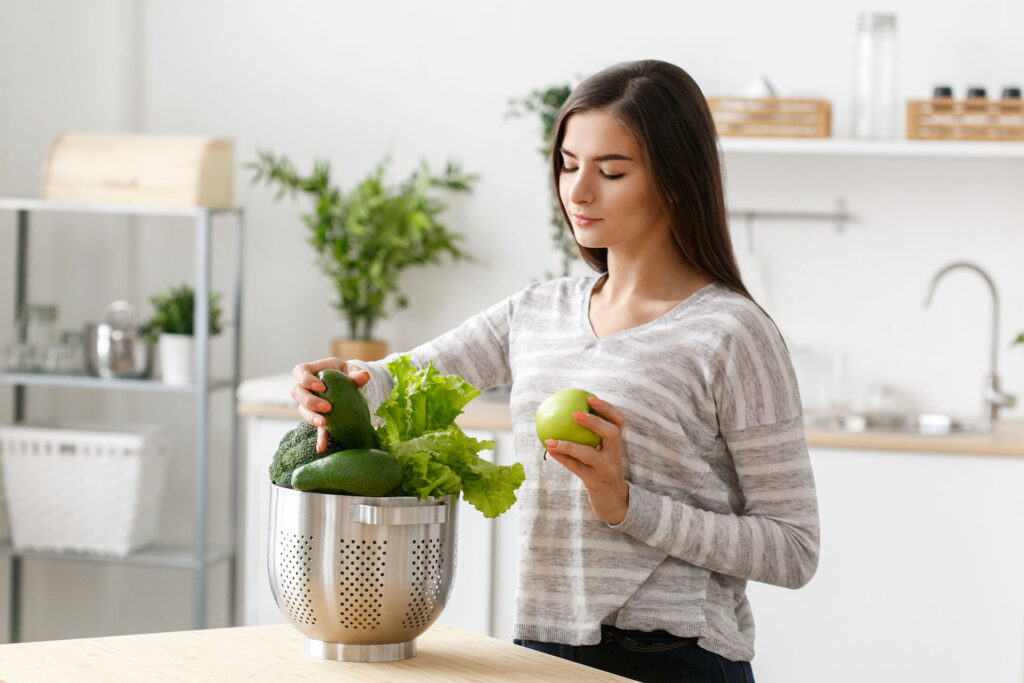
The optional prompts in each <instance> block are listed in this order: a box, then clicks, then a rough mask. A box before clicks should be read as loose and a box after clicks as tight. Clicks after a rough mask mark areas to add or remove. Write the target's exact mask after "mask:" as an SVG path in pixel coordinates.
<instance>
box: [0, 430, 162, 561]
mask: <svg viewBox="0 0 1024 683" xmlns="http://www.w3.org/2000/svg"><path fill="white" fill-rule="evenodd" d="M118 429H119V430H121V431H103V430H98V429H92V428H90V429H66V428H65V429H61V428H43V427H24V426H5V427H0V465H2V467H3V485H4V491H5V494H6V498H7V511H8V517H9V519H10V527H11V542H12V544H13V546H14V548H15V549H16V550H37V551H57V552H81V553H98V554H103V555H116V556H125V555H128V554H130V553H132V552H134V551H135V550H138V549H140V548H142V547H144V546H146V545H148V544H150V543H152V541H153V539H154V537H155V535H156V525H157V518H158V513H159V510H160V501H161V498H162V493H163V488H164V475H165V470H166V460H167V444H168V440H167V435H166V432H165V430H164V429H163V428H160V427H152V426H134V427H130V428H128V429H125V428H124V426H123V425H118Z"/></svg>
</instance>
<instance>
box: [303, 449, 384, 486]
mask: <svg viewBox="0 0 1024 683" xmlns="http://www.w3.org/2000/svg"><path fill="white" fill-rule="evenodd" d="M401 483H402V467H401V465H399V464H398V459H397V458H395V456H393V455H391V454H390V453H388V452H386V451H381V450H378V449H376V448H355V449H351V450H345V451H338V452H337V453H331V454H330V455H328V456H326V457H323V458H320V459H319V460H314V461H313V462H310V463H306V464H305V465H303V466H302V467H298V468H296V470H295V471H294V472H292V488H294V489H296V490H298V491H314V492H316V493H347V494H350V495H355V496H383V495H386V494H388V493H390V492H391V491H392V490H393V489H395V487H397V486H398V485H399V484H401Z"/></svg>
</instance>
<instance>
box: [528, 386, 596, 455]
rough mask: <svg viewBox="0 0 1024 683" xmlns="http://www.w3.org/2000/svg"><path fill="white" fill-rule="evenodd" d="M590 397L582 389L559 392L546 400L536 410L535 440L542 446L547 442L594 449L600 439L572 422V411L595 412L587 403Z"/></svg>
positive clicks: (589, 394)
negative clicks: (560, 442) (563, 442)
mask: <svg viewBox="0 0 1024 683" xmlns="http://www.w3.org/2000/svg"><path fill="white" fill-rule="evenodd" d="M591 396H593V394H592V393H590V392H589V391H584V390H583V389H562V390H561V391H556V392H555V393H553V394H551V395H550V396H548V397H547V398H546V399H544V401H543V402H541V404H540V406H538V407H537V417H536V423H537V437H538V438H540V442H541V443H542V444H543V443H544V442H545V441H547V440H548V439H558V440H559V441H573V442H575V443H578V444H583V445H584V446H596V445H597V444H599V443H601V437H600V436H598V435H597V434H595V433H594V432H593V431H591V430H589V429H587V428H586V427H584V426H582V425H580V424H579V423H578V422H576V420H574V419H572V414H573V413H574V412H576V411H579V412H581V413H593V412H595V411H594V410H593V409H592V408H591V407H590V405H589V404H588V403H587V399H588V398H590V397H591Z"/></svg>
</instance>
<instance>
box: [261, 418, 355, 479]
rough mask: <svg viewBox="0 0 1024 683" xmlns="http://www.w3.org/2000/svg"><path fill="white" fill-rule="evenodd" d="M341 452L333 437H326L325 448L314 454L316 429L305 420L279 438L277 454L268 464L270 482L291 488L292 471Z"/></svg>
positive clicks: (339, 445)
mask: <svg viewBox="0 0 1024 683" xmlns="http://www.w3.org/2000/svg"><path fill="white" fill-rule="evenodd" d="M340 450H342V448H341V444H339V443H338V442H337V440H335V438H334V437H333V436H328V437H327V448H325V449H324V452H323V453H317V452H316V427H314V426H313V425H311V424H309V423H308V422H306V421H305V420H303V421H302V422H300V423H299V425H298V426H297V427H295V428H294V429H292V430H291V431H289V432H288V433H287V434H285V435H284V436H283V437H282V438H281V442H280V443H279V444H278V445H277V452H276V453H274V459H273V460H272V461H271V463H270V481H272V482H274V483H275V484H277V485H278V486H281V487H284V488H286V489H290V488H291V487H292V470H294V469H296V468H297V467H299V466H301V465H305V464H306V463H307V462H313V461H314V460H318V459H320V458H322V457H324V456H326V455H330V454H331V453H336V452H337V451H340Z"/></svg>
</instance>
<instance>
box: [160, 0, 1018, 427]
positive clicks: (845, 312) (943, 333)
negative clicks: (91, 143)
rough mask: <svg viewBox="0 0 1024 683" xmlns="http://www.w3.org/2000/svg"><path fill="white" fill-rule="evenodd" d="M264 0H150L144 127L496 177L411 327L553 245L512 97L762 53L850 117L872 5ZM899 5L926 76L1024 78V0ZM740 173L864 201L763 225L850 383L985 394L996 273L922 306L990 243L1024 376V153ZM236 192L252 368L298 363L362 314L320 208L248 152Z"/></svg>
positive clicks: (785, 297) (782, 281) (397, 335)
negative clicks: (1022, 185)
mask: <svg viewBox="0 0 1024 683" xmlns="http://www.w3.org/2000/svg"><path fill="white" fill-rule="evenodd" d="M245 7H246V8H247V9H246V11H245V12H239V8H240V5H238V4H237V3H230V2H186V3H173V4H172V3H147V4H145V12H144V13H145V22H144V27H145V40H144V41H143V46H144V50H145V53H144V57H143V59H142V63H143V64H144V78H143V83H144V84H145V86H144V87H145V93H144V96H143V98H142V99H143V102H144V105H143V109H144V120H145V127H146V128H147V129H148V130H153V131H164V132H197V133H198V132H214V133H219V134H225V135H231V136H232V137H234V138H235V140H236V142H237V156H238V161H239V163H241V162H245V161H248V160H251V159H252V158H253V157H254V152H255V150H256V149H261V148H264V149H271V150H275V151H277V152H282V153H287V154H289V155H290V156H292V158H293V159H294V160H295V161H296V162H297V163H299V164H300V166H302V167H304V168H308V167H309V165H310V163H311V161H312V159H313V158H314V157H323V158H327V159H330V160H331V161H332V162H333V163H334V167H335V172H336V176H337V178H338V180H339V181H340V182H341V183H342V184H343V185H347V184H350V183H351V182H353V181H354V180H356V179H357V178H359V177H360V176H361V175H362V174H363V173H365V172H366V171H367V170H368V169H369V168H370V167H371V165H372V164H373V163H375V162H376V161H377V160H378V159H379V158H380V157H381V156H382V155H383V154H384V153H385V152H390V153H391V154H392V155H393V157H394V159H395V164H394V167H395V170H396V172H399V171H405V170H407V169H409V168H410V167H411V166H412V164H414V163H415V161H416V160H417V159H418V158H420V157H425V158H427V159H429V160H430V161H432V162H433V163H435V164H440V163H442V162H443V161H444V160H445V159H446V158H448V157H453V158H456V159H459V160H461V161H462V162H463V163H464V165H465V167H466V168H467V169H468V170H471V171H476V172H479V173H480V174H481V176H482V180H481V182H480V183H479V185H478V187H477V190H476V192H475V193H474V194H473V195H472V196H471V197H469V198H462V197H460V198H458V199H457V200H456V201H455V203H454V208H453V209H452V211H451V212H450V221H451V224H452V226H453V227H457V228H458V229H460V230H462V231H463V232H465V233H466V235H467V246H468V247H469V248H470V250H471V251H472V252H473V253H475V254H476V255H477V256H478V257H479V259H480V262H479V263H478V264H474V265H468V264H460V265H458V266H455V267H450V268H446V269H444V270H443V271H442V270H439V269H434V270H425V271H420V272H413V273H410V274H409V275H408V276H407V278H406V279H405V283H406V285H407V286H408V289H409V291H410V293H411V295H412V297H411V298H412V306H411V308H410V310H408V311H406V312H402V313H400V314H399V315H396V316H395V317H394V318H393V319H391V320H389V321H387V322H385V323H384V324H382V325H381V327H380V330H379V333H380V335H381V336H383V337H384V338H386V339H387V340H388V341H389V342H390V343H391V344H392V346H393V347H394V348H406V347H408V346H410V345H412V344H415V343H417V342H419V341H422V340H424V339H426V338H429V337H430V336H432V335H434V334H437V333H440V332H442V331H444V330H445V329H447V328H448V327H450V326H451V325H454V324H456V323H457V322H459V321H460V320H462V319H463V318H464V317H466V316H468V315H471V314H472V313H474V312H476V311H477V310H479V309H480V308H482V307H484V306H485V305H487V304H489V303H491V302H493V301H496V300H498V299H500V298H501V297H503V296H505V295H507V294H509V293H511V292H513V291H515V290H517V289H518V288H520V287H522V286H523V285H524V284H526V283H527V282H528V281H529V280H530V279H532V278H535V277H538V276H540V275H541V274H542V273H543V272H545V271H548V270H551V269H552V268H553V266H554V259H553V256H552V255H550V254H549V253H547V249H546V247H547V245H548V228H547V195H546V192H547V186H546V183H547V178H546V175H545V167H544V166H543V163H542V161H541V160H540V159H539V155H538V154H537V153H536V151H535V147H536V146H537V137H538V133H539V129H538V124H537V123H536V122H534V121H533V120H529V119H512V120H506V119H505V118H504V114H505V112H506V109H507V102H508V100H509V98H512V97H516V96H520V95H522V94H525V93H527V92H529V91H530V90H531V89H533V88H536V87H543V86H546V85H548V84H552V83H557V82H563V81H569V80H573V81H575V79H576V78H577V77H578V76H582V75H586V74H588V73H591V72H592V71H594V70H596V69H598V68H600V67H602V66H604V65H606V64H609V63H612V62H615V61H618V60H622V59H632V58H638V57H648V56H652V57H658V58H663V59H667V60H671V61H674V62H676V63H678V64H681V65H683V66H684V67H685V68H687V69H688V70H689V71H690V72H691V73H692V74H693V75H694V77H695V78H696V79H697V80H698V81H699V82H700V83H701V84H702V86H703V88H704V90H705V92H706V93H708V94H726V93H735V92H737V91H739V90H742V89H743V88H744V87H745V86H746V85H747V84H748V83H749V82H750V81H751V80H753V79H755V78H756V77H757V76H759V75H761V74H765V75H767V76H768V77H769V78H771V79H772V80H773V81H774V83H775V84H776V86H777V87H778V88H779V89H780V90H782V92H784V93H791V94H795V93H800V94H815V95H818V96H822V97H826V98H828V99H829V100H831V101H832V102H833V105H834V112H835V130H836V133H837V135H845V131H846V130H847V127H848V122H849V116H848V110H849V101H850V96H849V91H850V84H851V82H852V73H853V55H854V38H855V25H856V15H857V11H858V10H859V9H860V6H859V5H857V4H855V3H848V2H844V3H811V2H783V3H772V4H770V5H765V4H764V3H744V4H743V5H742V11H737V8H736V7H735V6H734V5H721V6H720V8H719V7H711V6H702V7H701V8H700V9H696V8H695V7H694V6H692V5H688V4H677V3H665V2H638V3H633V4H631V5H630V11H629V12H623V11H622V10H621V5H620V4H619V3H611V2H587V3H539V2H526V3H501V4H497V3H479V2H446V3H440V4H438V3H429V4H424V3H414V2H391V3H336V2H302V3H287V4H286V3H274V2H262V3H247V4H246V5H245ZM890 7H891V9H892V10H894V11H896V12H897V13H898V14H899V18H900V22H901V43H902V44H901V47H902V50H901V62H900V65H901V69H900V72H901V80H902V82H903V84H904V91H905V92H906V94H907V95H908V96H914V97H923V96H926V95H927V94H928V93H929V92H930V89H931V86H932V85H933V84H934V83H937V82H940V81H941V82H948V83H951V84H953V85H954V86H955V87H956V88H957V89H958V90H959V91H960V92H962V91H963V89H964V88H965V87H966V86H967V85H968V84H969V83H981V84H984V85H987V86H988V87H989V89H990V91H994V92H998V90H999V89H1000V88H1001V86H1002V85H1004V84H1007V83H1013V82H1016V79H1019V78H1020V74H1019V73H1018V71H1017V70H1016V69H1015V66H1014V65H1015V64H1019V63H1020V58H1021V57H1024V54H1022V53H1024V48H1022V47H1021V46H1020V43H1019V41H1015V40H1012V39H1011V34H1010V29H1009V28H1008V27H1009V26H1012V25H1015V24H1018V23H1019V20H1021V19H1024V8H1021V7H1017V8H1016V9H1015V10H1010V9H1007V8H1006V7H1004V6H1003V5H1002V4H1000V3H996V2H988V3H983V6H972V11H970V12H968V11H967V10H966V9H965V8H966V7H967V6H966V5H963V8H964V9H954V10H948V11H946V12H936V10H935V7H934V5H933V4H932V3H924V2H899V3H890ZM782 46H786V49H782ZM727 172H728V179H729V183H728V196H729V199H730V202H731V203H732V204H733V205H735V206H742V207H744V208H750V207H754V208H793V209H811V210H820V209H827V208H830V207H831V205H832V202H833V201H834V200H835V199H837V198H843V199H845V200H846V201H847V203H848V206H849V208H850V209H851V211H853V212H854V213H855V214H856V215H857V217H858V221H857V223H856V224H854V225H853V226H851V229H850V230H849V232H848V233H847V234H845V235H836V234H834V233H833V232H832V231H831V230H830V229H829V226H828V225H820V224H801V223H793V224H790V225H784V224H783V225H776V224H763V225H761V224H759V225H756V226H755V228H756V230H757V233H756V234H757V239H756V250H757V251H756V258H757V259H759V261H760V262H761V266H762V268H763V269H764V271H765V272H766V281H767V292H768V295H769V297H768V299H767V302H766V303H767V304H768V306H769V310H770V311H772V312H773V313H775V314H776V315H777V317H778V319H779V321H780V323H781V324H783V325H784V327H785V332H786V333H787V335H788V337H789V340H790V343H791V344H793V345H794V346H795V347H804V346H812V347H814V348H817V349H819V350H820V351H821V352H822V353H825V354H828V355H831V354H832V353H833V352H834V350H836V349H839V350H842V351H845V352H846V354H847V357H848V363H849V367H850V373H849V382H848V384H849V393H850V394H851V399H856V398H857V396H858V395H859V393H860V392H861V391H862V390H863V389H864V387H865V386H866V385H867V384H868V383H870V382H874V381H889V382H893V383H897V384H901V385H906V387H907V390H908V391H909V392H910V393H912V394H913V395H914V396H915V397H917V398H919V399H920V400H921V401H922V403H924V404H926V405H927V406H928V407H930V408H932V409H945V410H962V411H975V410H977V409H978V403H979V401H980V398H979V397H980V389H979V385H980V382H981V377H982V374H983V372H984V371H985V370H986V367H985V363H986V357H987V354H986V349H987V344H988V337H987V335H988V331H987V330H988V327H987V320H988V318H987V299H986V298H985V296H986V295H985V292H984V290H982V289H981V288H980V286H979V285H980V282H981V281H980V280H978V282H974V281H972V277H971V275H970V274H959V273H958V274H956V275H955V276H953V277H951V278H950V280H949V281H948V282H945V283H944V284H943V287H942V288H941V289H940V291H939V293H938V295H937V297H936V299H935V303H934V307H933V309H932V310H931V311H929V312H928V313H923V312H922V311H921V307H920V305H919V303H920V300H921V299H922V298H923V296H924V291H925V287H926V285H927V282H928V279H929V278H930V276H931V274H932V273H933V272H934V271H935V270H937V269H938V267H940V266H941V265H942V264H943V263H945V262H946V261H949V260H952V259H956V258H971V259H973V260H976V261H978V262H979V263H981V264H983V265H984V266H985V267H987V268H989V269H990V270H991V272H992V274H993V276H994V277H995V278H996V280H997V283H998V284H999V285H1000V287H1001V292H1002V294H1003V297H1004V307H1003V311H1004V316H1003V317H1004V321H1005V322H1004V324H1003V334H1002V337H1003V340H1001V348H1002V350H1003V358H1004V360H1005V361H1006V365H1005V368H1004V369H1005V371H1006V372H1005V377H1006V381H1007V382H1008V383H1009V384H1010V386H1011V388H1013V389H1016V390H1017V391H1018V392H1019V391H1020V390H1021V389H1024V372H1022V370H1024V353H1020V352H1017V353H1014V354H1012V355H1011V354H1008V353H1006V348H1007V345H1008V341H1009V339H1010V338H1011V335H1010V332H1011V328H1014V329H1016V328H1020V327H1024V301H1022V299H1021V297H1020V295H1019V292H1021V290H1022V286H1021V285H1022V284H1024V274H1022V273H1024V271H1022V270H1021V269H1020V268H1018V267H1016V265H1017V264H1016V263H1015V262H1014V258H1013V249H1012V246H1013V245H1019V244H1020V242H1019V239H1018V238H1017V237H1016V235H1017V227H1018V224H1019V216H1020V213H1021V209H1022V208H1024V207H1022V206H1021V202H1020V200H1019V198H1018V194H1017V192H1016V188H1017V187H1019V181H1020V177H1021V172H1022V169H1021V164H1019V163H1016V162H970V161H959V162H958V161H953V162H948V163H936V162H934V161H931V160H916V161H908V160H883V161H876V160H871V159H857V160H853V161H850V160H837V159H831V158H830V159H813V160H809V161H808V160H786V159H778V158H744V157H741V156H730V157H729V158H728V159H727ZM238 198H239V201H240V203H242V204H243V205H245V206H246V208H247V209H248V211H249V216H250V220H249V229H250V232H249V241H248V245H247V251H246V267H247V269H248V273H249V277H248V278H247V281H246V284H247V291H246V296H247V305H246V315H247V319H246V353H245V364H244V368H245V373H246V374H247V375H249V376H257V375H261V374H267V373H274V372H281V371H287V370H288V369H289V368H290V367H291V365H292V364H294V362H295V361H297V360H300V359H311V358H315V357H320V356H321V355H323V354H324V353H325V352H326V350H327V348H328V347H327V340H328V339H329V338H331V337H333V336H337V335H340V334H342V333H343V326H342V325H341V323H340V321H339V319H338V317H337V316H336V314H335V313H334V311H333V309H332V308H331V301H332V293H331V289H330V283H329V281H328V280H327V279H326V278H325V277H323V276H322V275H321V274H320V273H319V271H317V270H316V269H315V268H314V266H313V265H312V250H311V249H310V248H309V246H308V245H307V244H306V243H305V241H304V240H305V232H304V227H303V226H302V224H301V223H300V221H299V218H298V215H299V213H301V212H303V211H305V210H307V209H308V206H309V205H308V203H307V202H306V201H304V200H298V201H285V202H282V203H280V204H275V203H273V202H272V201H271V193H270V191H269V190H267V189H265V188H255V187H251V186H249V185H248V184H247V182H246V179H245V173H244V172H242V173H240V178H239V180H238ZM737 244H738V246H742V245H743V244H744V240H743V236H737ZM149 253H152V254H156V253H157V250H155V249H154V250H152V251H151V252H149ZM143 258H144V259H145V258H146V252H144V253H143ZM154 258H155V256H154ZM143 270H144V271H145V272H149V271H150V270H151V269H150V268H149V267H144V268H143ZM152 270H153V272H154V273H157V274H159V273H161V271H165V270H166V268H160V267H156V268H154V269H152ZM296 318H297V319H300V320H303V321H304V322H303V324H302V325H301V326H294V325H292V326H291V329H290V330H286V331H285V333H284V334H281V333H280V325H279V323H278V320H282V319H291V320H295V319H296ZM939 340H941V342H940V341H939ZM1018 413H1019V411H1018Z"/></svg>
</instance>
